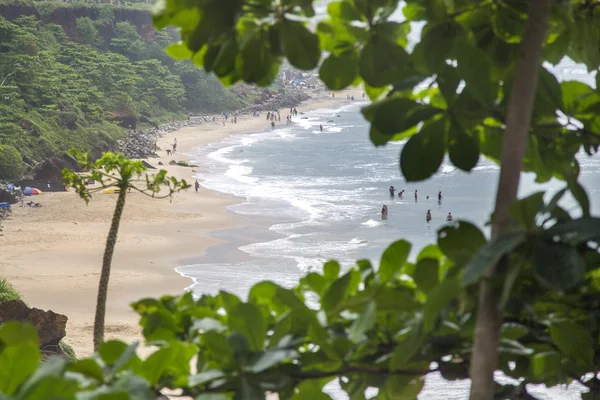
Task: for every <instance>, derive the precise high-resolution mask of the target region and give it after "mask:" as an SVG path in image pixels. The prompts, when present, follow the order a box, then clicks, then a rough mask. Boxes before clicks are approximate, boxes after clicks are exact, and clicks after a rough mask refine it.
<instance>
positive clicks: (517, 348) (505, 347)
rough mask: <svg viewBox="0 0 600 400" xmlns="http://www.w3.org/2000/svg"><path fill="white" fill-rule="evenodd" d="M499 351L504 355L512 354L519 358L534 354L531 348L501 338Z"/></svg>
mask: <svg viewBox="0 0 600 400" xmlns="http://www.w3.org/2000/svg"><path fill="white" fill-rule="evenodd" d="M498 351H499V352H500V353H503V354H511V355H517V356H528V355H530V354H532V353H533V350H532V349H531V348H529V347H525V346H523V345H522V344H521V343H519V342H517V341H516V340H511V339H505V338H500V341H499V343H498Z"/></svg>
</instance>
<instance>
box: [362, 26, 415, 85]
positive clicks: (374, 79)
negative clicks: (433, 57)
mask: <svg viewBox="0 0 600 400" xmlns="http://www.w3.org/2000/svg"><path fill="white" fill-rule="evenodd" d="M359 70H360V76H361V77H362V78H363V79H364V81H365V82H366V83H367V84H369V85H370V86H373V87H381V86H386V85H390V84H393V83H396V82H399V81H401V80H402V79H403V78H405V77H406V76H409V75H411V70H412V68H411V66H410V61H409V56H408V54H407V53H406V51H405V50H404V49H403V48H402V47H401V46H399V45H397V44H396V43H394V42H392V41H390V40H388V39H386V38H385V37H382V36H377V35H374V36H372V37H371V38H370V39H369V41H368V42H367V44H366V45H365V47H364V48H363V50H362V52H361V55H360V64H359Z"/></svg>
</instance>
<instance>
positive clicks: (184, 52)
mask: <svg viewBox="0 0 600 400" xmlns="http://www.w3.org/2000/svg"><path fill="white" fill-rule="evenodd" d="M165 51H166V52H167V54H168V55H170V56H171V57H173V58H174V59H176V60H187V59H188V58H190V57H191V56H192V52H191V51H190V49H188V47H187V46H186V45H185V44H184V43H182V42H179V43H172V44H170V45H168V46H167V48H166V49H165Z"/></svg>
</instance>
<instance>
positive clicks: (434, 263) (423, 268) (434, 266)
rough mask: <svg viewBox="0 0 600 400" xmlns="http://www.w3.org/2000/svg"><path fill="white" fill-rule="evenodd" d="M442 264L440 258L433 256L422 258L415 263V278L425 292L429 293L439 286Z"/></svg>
mask: <svg viewBox="0 0 600 400" xmlns="http://www.w3.org/2000/svg"><path fill="white" fill-rule="evenodd" d="M439 268H440V264H439V262H438V260H436V259H433V258H422V259H420V260H419V261H417V265H415V272H414V274H413V279H414V281H415V283H416V284H417V286H418V287H419V289H421V290H422V291H423V292H425V293H429V292H430V291H431V289H433V288H434V287H436V286H437V284H438V282H439V279H438V274H439Z"/></svg>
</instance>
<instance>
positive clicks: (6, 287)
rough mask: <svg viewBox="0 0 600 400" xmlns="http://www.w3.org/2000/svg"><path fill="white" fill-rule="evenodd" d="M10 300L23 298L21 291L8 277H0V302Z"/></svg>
mask: <svg viewBox="0 0 600 400" xmlns="http://www.w3.org/2000/svg"><path fill="white" fill-rule="evenodd" d="M8 300H21V293H19V291H18V290H17V289H15V287H14V286H13V285H12V284H11V283H10V282H9V281H8V280H6V279H0V303H1V302H3V301H8Z"/></svg>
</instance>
